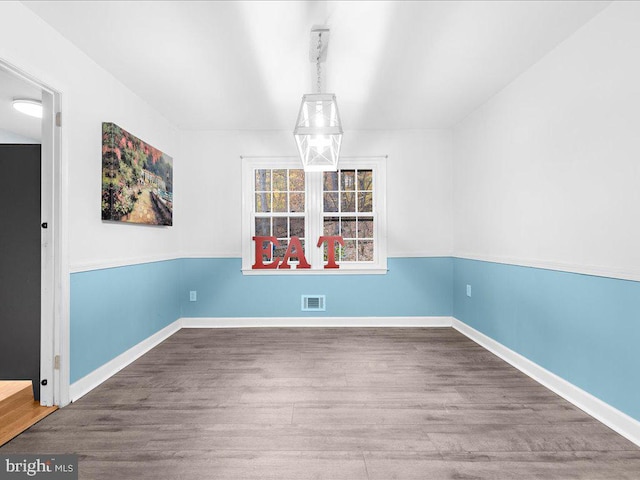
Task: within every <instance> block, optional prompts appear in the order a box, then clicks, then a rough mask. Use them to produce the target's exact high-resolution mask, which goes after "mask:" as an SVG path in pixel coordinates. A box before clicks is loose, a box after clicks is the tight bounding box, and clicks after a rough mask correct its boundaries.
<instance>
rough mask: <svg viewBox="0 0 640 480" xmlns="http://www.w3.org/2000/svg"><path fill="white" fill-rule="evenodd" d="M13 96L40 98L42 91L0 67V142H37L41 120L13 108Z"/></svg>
mask: <svg viewBox="0 0 640 480" xmlns="http://www.w3.org/2000/svg"><path fill="white" fill-rule="evenodd" d="M14 98H29V99H32V100H41V99H42V91H41V90H40V89H39V88H37V87H35V86H33V85H32V84H30V83H27V82H26V81H25V80H22V79H19V78H17V77H15V76H13V74H10V73H8V72H5V71H4V70H2V69H1V68H0V142H6V143H25V142H28V143H32V142H33V143H39V142H40V138H41V136H42V122H41V120H40V119H38V118H34V117H29V116H28V115H25V114H23V113H20V112H18V111H17V110H15V109H14V108H13V105H12V102H13V99H14Z"/></svg>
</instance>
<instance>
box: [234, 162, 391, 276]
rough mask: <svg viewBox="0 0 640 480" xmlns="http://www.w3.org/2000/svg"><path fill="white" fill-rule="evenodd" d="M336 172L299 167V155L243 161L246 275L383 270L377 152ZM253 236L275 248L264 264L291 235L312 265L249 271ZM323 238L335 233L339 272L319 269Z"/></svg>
mask: <svg viewBox="0 0 640 480" xmlns="http://www.w3.org/2000/svg"><path fill="white" fill-rule="evenodd" d="M340 166H341V168H340V170H339V171H337V172H308V173H306V174H305V172H304V171H303V170H302V169H301V168H300V167H301V165H300V161H299V160H298V159H297V158H292V157H287V158H246V157H245V158H243V213H244V220H243V223H242V232H243V239H242V245H243V247H242V248H243V255H242V257H243V259H242V270H243V272H244V273H245V274H285V275H286V274H310V273H315V274H318V273H327V274H340V273H347V274H348V273H386V264H387V260H386V230H385V229H386V225H385V223H386V222H385V219H386V215H385V204H386V198H385V180H386V179H385V174H386V172H385V166H386V161H385V159H384V158H382V157H375V158H348V159H344V158H343V159H341V160H340ZM254 236H263V237H275V238H277V240H278V243H279V245H278V246H277V247H276V246H273V245H272V246H271V248H269V249H267V252H264V253H263V254H262V259H263V262H265V263H267V262H271V261H273V260H274V259H275V258H282V257H284V255H285V252H286V249H287V246H288V244H289V240H290V239H291V238H292V237H298V238H299V239H300V240H301V243H302V246H303V249H304V255H305V258H306V260H307V261H308V262H309V263H310V264H311V269H309V270H307V269H304V270H303V269H297V270H296V268H295V266H296V263H297V262H296V261H295V259H294V260H293V261H290V264H292V266H293V267H294V268H293V269H291V270H279V269H278V270H252V269H251V265H252V262H253V260H254V256H255V254H256V245H255V244H254V242H253V240H252V239H253V237H254ZM321 236H341V237H342V238H343V240H344V245H339V244H336V245H335V253H336V261H337V262H338V264H339V265H340V269H338V270H330V271H327V270H324V265H325V264H326V262H327V248H328V247H327V245H326V244H324V245H323V246H322V247H321V248H318V247H317V243H318V239H319V238H320V237H321Z"/></svg>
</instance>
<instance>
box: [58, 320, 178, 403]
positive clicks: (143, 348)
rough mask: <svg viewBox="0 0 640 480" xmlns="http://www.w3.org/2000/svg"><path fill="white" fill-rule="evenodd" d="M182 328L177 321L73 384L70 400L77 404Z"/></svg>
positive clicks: (70, 388) (70, 389) (70, 390)
mask: <svg viewBox="0 0 640 480" xmlns="http://www.w3.org/2000/svg"><path fill="white" fill-rule="evenodd" d="M180 328H181V322H180V320H176V321H175V322H173V323H171V324H169V325H167V326H166V327H164V328H163V329H162V330H160V331H159V332H157V333H154V334H153V335H151V336H150V337H149V338H147V339H145V340H143V341H142V342H140V343H138V344H137V345H135V346H133V347H131V348H130V349H129V350H127V351H126V352H124V353H121V354H120V355H118V356H117V357H116V358H114V359H113V360H111V361H109V362H107V363H105V364H104V365H102V366H101V367H99V368H97V369H96V370H94V371H93V372H91V373H90V374H88V375H86V376H84V377H82V378H81V379H80V380H78V381H77V382H74V383H72V384H71V385H70V386H69V399H70V400H71V401H72V402H75V401H76V400H78V399H79V398H81V397H83V396H85V395H86V394H87V393H89V392H90V391H91V390H93V389H94V388H96V387H97V386H98V385H100V384H101V383H102V382H104V381H105V380H108V379H109V378H110V377H112V376H113V375H115V374H116V373H118V372H119V371H120V370H122V369H123V368H124V367H126V366H127V365H129V364H130V363H132V362H134V361H135V360H137V359H138V358H140V357H141V356H142V355H144V354H145V353H147V352H148V351H149V350H151V349H152V348H153V347H155V346H156V345H158V344H160V343H162V342H163V341H165V340H166V339H167V338H169V337H170V336H171V335H173V334H174V333H176V332H177V331H178V330H180Z"/></svg>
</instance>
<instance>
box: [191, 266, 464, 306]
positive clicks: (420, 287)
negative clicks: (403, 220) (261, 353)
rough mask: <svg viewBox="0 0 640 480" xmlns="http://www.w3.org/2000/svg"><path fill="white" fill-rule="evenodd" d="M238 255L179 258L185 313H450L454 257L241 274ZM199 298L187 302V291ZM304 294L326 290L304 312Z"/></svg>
mask: <svg viewBox="0 0 640 480" xmlns="http://www.w3.org/2000/svg"><path fill="white" fill-rule="evenodd" d="M240 268H241V261H240V259H239V258H226V259H220V258H207V259H183V288H182V291H181V298H182V302H181V305H182V316H183V317H312V316H328V317H362V316H366V317H369V316H376V317H387V316H389V317H394V316H396V317H397V316H451V312H452V311H453V298H452V291H451V282H452V280H453V259H452V258H450V257H435V258H390V259H388V268H389V271H388V273H387V274H386V275H328V276H326V275H267V276H258V275H242V273H241V271H240ZM190 290H196V291H197V292H198V301H197V302H190V301H189V291H190ZM302 294H312V295H326V307H327V309H326V311H325V312H302V311H301V310H300V296H301V295H302Z"/></svg>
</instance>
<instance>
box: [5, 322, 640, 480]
mask: <svg viewBox="0 0 640 480" xmlns="http://www.w3.org/2000/svg"><path fill="white" fill-rule="evenodd" d="M45 452H46V453H77V454H79V456H80V460H79V470H80V478H81V479H110V478H122V479H133V478H136V479H216V480H225V479H238V480H240V479H242V480H252V479H256V480H257V479H278V480H289V479H290V480H294V479H295V480H304V479H316V480H317V479H333V480H340V479H345V480H360V479H363V480H365V479H366V480H374V479H376V480H378V479H379V480H391V479H403V480H404V479H406V480H410V479H438V480H440V479H509V480H512V479H516V478H518V479H546V480H551V479H563V480H564V479H603V480H605V479H606V480H613V479H615V480H622V479H638V478H640V449H639V448H638V447H636V446H635V445H634V444H632V443H631V442H629V441H627V440H626V439H624V438H623V437H621V436H619V435H618V434H616V433H615V432H613V431H611V430H610V429H608V428H607V427H605V426H604V425H602V424H601V423H599V422H597V421H595V420H594V419H592V418H591V417H589V416H588V415H586V414H585V413H583V412H582V411H580V410H579V409H577V408H575V407H573V406H572V405H571V404H569V403H568V402H566V401H564V400H563V399H561V398H560V397H558V396H557V395H555V394H554V393H552V392H550V391H549V390H547V389H545V388H544V387H542V386H540V385H538V384H537V383H536V382H534V381H533V380H531V379H530V378H528V377H526V376H525V375H523V374H521V373H520V372H518V371H517V370H516V369H514V368H513V367H511V366H510V365H508V364H506V363H504V362H503V361H502V360H500V359H498V358H497V357H495V356H494V355H492V354H491V353H489V352H487V351H486V350H484V349H483V348H481V347H479V346H478V345H476V344H475V343H473V342H472V341H470V340H468V339H467V338H465V337H464V336H463V335H461V334H459V333H458V332H456V331H455V330H453V329H451V328H429V329H416V328H411V329H369V328H358V329H351V328H348V329H316V328H311V329H293V328H291V329H288V328H284V329H189V330H186V329H183V330H181V331H179V332H178V333H176V334H175V335H174V336H172V337H171V338H169V339H168V340H167V341H165V342H164V343H163V344H161V345H160V346H158V347H157V348H155V349H154V350H152V351H151V352H149V353H148V354H146V355H144V356H143V357H141V358H140V359H139V360H137V361H136V362H135V363H133V364H132V365H130V366H129V367H127V368H126V369H124V370H122V371H121V372H120V373H118V374H117V375H115V376H114V377H112V378H111V379H110V380H108V381H107V382H105V383H104V384H103V385H101V386H100V387H98V388H97V389H95V390H94V391H92V392H91V393H89V394H88V395H86V396H85V397H84V398H82V399H80V400H79V401H78V402H76V403H74V404H73V405H70V406H68V407H65V408H64V409H61V410H60V411H58V412H56V413H54V414H53V415H51V416H49V417H47V418H46V419H44V420H42V421H41V422H40V423H39V424H37V425H35V426H34V427H32V428H31V429H30V430H28V431H27V432H25V433H23V434H22V435H20V436H19V437H18V438H16V439H14V440H12V441H11V442H9V443H8V444H6V445H5V446H4V447H2V448H0V454H5V453H45Z"/></svg>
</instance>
